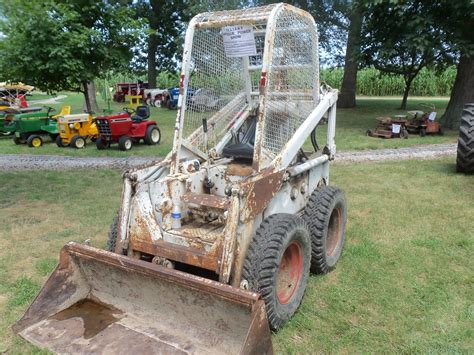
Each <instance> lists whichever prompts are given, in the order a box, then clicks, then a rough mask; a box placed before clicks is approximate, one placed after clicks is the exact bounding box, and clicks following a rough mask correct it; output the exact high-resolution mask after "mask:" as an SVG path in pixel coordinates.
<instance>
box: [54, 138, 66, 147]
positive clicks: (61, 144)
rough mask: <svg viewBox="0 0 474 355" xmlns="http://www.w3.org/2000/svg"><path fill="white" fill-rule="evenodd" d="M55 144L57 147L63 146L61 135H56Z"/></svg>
mask: <svg viewBox="0 0 474 355" xmlns="http://www.w3.org/2000/svg"><path fill="white" fill-rule="evenodd" d="M56 145H57V146H58V147H59V148H64V147H65V146H66V145H65V144H64V143H63V140H62V138H61V136H57V137H56Z"/></svg>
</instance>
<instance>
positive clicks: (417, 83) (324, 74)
mask: <svg viewBox="0 0 474 355" xmlns="http://www.w3.org/2000/svg"><path fill="white" fill-rule="evenodd" d="M320 75H321V82H326V83H327V84H328V85H330V86H332V87H335V88H340V87H341V83H342V77H343V75H344V69H343V68H337V69H323V70H321V74H320ZM455 77H456V67H455V66H452V67H449V68H447V69H446V70H444V71H443V72H441V73H436V72H435V71H433V70H429V69H426V68H424V69H422V70H421V71H420V73H419V74H418V75H417V76H416V78H415V80H414V81H413V83H412V85H411V90H410V95H411V96H449V95H450V94H451V89H452V87H453V84H454V79H455ZM404 89H405V81H404V80H403V77H402V76H400V75H388V74H383V73H381V72H380V71H378V70H376V69H373V68H366V69H362V70H359V72H358V74H357V95H365V96H401V95H403V91H404Z"/></svg>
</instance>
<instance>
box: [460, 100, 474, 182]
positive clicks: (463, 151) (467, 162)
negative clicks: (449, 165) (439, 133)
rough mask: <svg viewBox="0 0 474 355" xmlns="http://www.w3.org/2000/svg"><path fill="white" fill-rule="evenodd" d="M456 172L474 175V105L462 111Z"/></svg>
mask: <svg viewBox="0 0 474 355" xmlns="http://www.w3.org/2000/svg"><path fill="white" fill-rule="evenodd" d="M456 170H457V171H458V172H459V173H466V174H473V173H474V103H470V104H466V105H465V106H464V110H463V111H462V116H461V126H460V127H459V138H458V155H457V159H456Z"/></svg>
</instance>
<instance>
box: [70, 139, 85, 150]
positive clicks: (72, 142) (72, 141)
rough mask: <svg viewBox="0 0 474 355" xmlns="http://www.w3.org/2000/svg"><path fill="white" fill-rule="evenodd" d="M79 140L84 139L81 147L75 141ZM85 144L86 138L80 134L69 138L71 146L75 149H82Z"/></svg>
mask: <svg viewBox="0 0 474 355" xmlns="http://www.w3.org/2000/svg"><path fill="white" fill-rule="evenodd" d="M79 140H83V141H84V144H83V145H82V147H81V146H79V147H78V146H77V142H78V141H79ZM85 146H86V139H85V138H84V137H82V136H74V137H72V139H71V147H73V148H76V149H83V148H84V147H85Z"/></svg>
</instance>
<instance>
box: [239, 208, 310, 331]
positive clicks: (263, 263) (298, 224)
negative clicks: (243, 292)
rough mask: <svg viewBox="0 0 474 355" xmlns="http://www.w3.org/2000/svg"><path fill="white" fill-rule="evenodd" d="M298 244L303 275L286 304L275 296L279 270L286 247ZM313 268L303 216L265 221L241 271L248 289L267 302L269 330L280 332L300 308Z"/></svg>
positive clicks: (272, 217)
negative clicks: (294, 243) (296, 242)
mask: <svg viewBox="0 0 474 355" xmlns="http://www.w3.org/2000/svg"><path fill="white" fill-rule="evenodd" d="M295 240H296V241H298V242H299V244H300V247H301V250H302V254H303V257H302V259H303V265H302V274H301V279H300V282H299V286H298V288H297V289H296V290H295V291H294V294H293V296H292V298H291V299H290V301H289V302H288V303H287V304H281V303H280V302H279V301H278V298H277V294H276V288H277V287H276V283H277V276H278V268H279V265H280V262H281V258H282V256H283V253H284V252H285V250H286V248H287V246H288V245H289V244H290V243H291V242H293V241H295ZM310 265H311V239H310V235H309V231H308V228H307V226H306V223H305V222H304V221H303V219H302V218H301V217H298V216H296V215H292V214H286V213H278V214H274V215H271V216H270V217H268V218H266V219H265V220H264V221H263V222H262V224H261V225H260V227H259V228H258V229H257V232H256V233H255V235H254V237H253V239H252V241H251V242H250V245H249V249H248V251H247V255H246V257H245V262H244V266H243V270H242V278H243V279H245V280H247V282H248V284H249V289H251V290H253V291H255V292H258V293H260V295H261V296H262V299H263V300H264V302H265V307H266V311H267V317H268V323H269V325H270V328H271V329H273V330H277V329H279V328H281V327H282V326H283V325H284V323H285V322H287V321H288V319H290V317H291V316H292V315H293V314H294V313H295V312H296V310H297V309H298V307H299V305H300V303H301V300H302V299H303V295H304V291H305V289H306V284H307V283H308V277H309V269H310Z"/></svg>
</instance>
